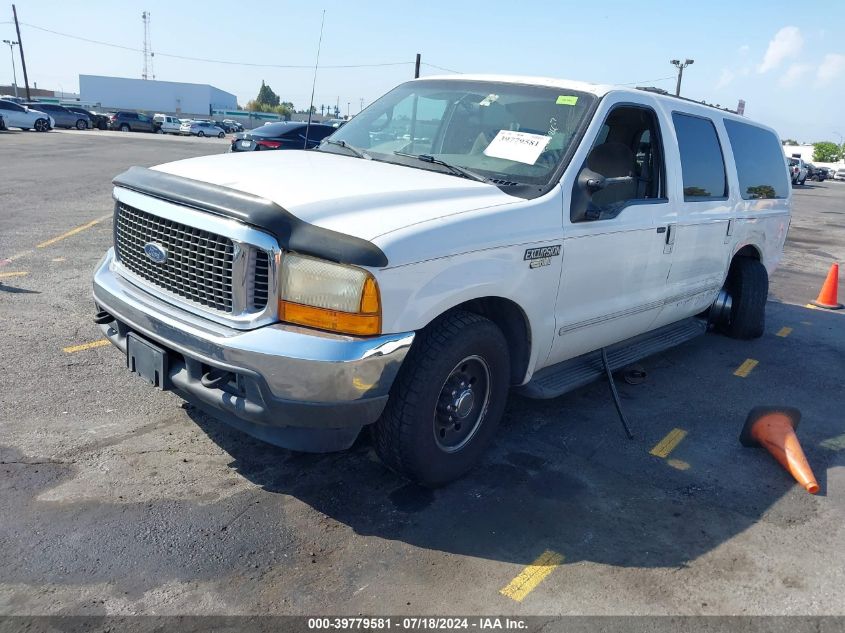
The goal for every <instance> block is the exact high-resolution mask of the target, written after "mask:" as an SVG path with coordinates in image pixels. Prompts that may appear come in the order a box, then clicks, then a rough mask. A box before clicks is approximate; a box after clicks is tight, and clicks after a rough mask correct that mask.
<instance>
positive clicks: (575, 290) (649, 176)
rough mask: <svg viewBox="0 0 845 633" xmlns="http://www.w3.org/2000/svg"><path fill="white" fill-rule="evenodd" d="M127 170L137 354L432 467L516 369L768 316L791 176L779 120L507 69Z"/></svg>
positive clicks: (435, 480) (227, 396)
mask: <svg viewBox="0 0 845 633" xmlns="http://www.w3.org/2000/svg"><path fill="white" fill-rule="evenodd" d="M218 183H225V185H221V184H218ZM114 184H115V188H114V197H115V200H116V203H115V247H114V248H113V249H111V250H109V251H108V253H107V254H106V256H105V257H104V258H103V260H102V262H101V263H100V265H99V266H98V268H97V270H96V272H95V276H94V301H95V303H96V306H97V310H98V314H97V316H96V318H95V321H96V322H97V323H99V324H100V327H101V328H102V331H103V333H104V334H105V336H106V337H108V339H109V340H111V341H112V342H113V343H114V344H115V345H116V346H117V347H119V348H120V349H121V350H122V352H123V353H124V354H125V355H126V357H127V359H128V363H129V367H130V369H131V370H132V371H134V372H135V373H137V374H139V375H140V376H141V377H143V378H145V379H146V380H148V381H149V382H150V383H152V384H154V385H156V386H158V387H159V388H161V389H172V390H174V391H176V392H177V393H179V394H181V395H182V396H183V397H184V398H186V399H188V400H189V401H191V402H193V403H195V404H197V405H198V406H201V407H203V408H204V409H206V410H208V411H210V412H212V413H214V414H215V415H217V416H219V417H221V418H222V419H224V420H225V421H226V422H228V423H230V424H232V425H234V426H235V427H237V428H239V429H241V430H243V431H245V432H247V433H250V434H252V435H254V436H256V437H258V438H261V439H262V440H265V441H267V442H271V443H274V444H277V445H280V446H285V447H288V448H292V449H296V450H306V451H328V450H341V449H344V448H346V447H348V446H350V445H351V444H352V442H353V441H354V440H355V438H356V437H357V436H358V434H359V432H360V431H361V429H362V427H364V426H366V425H372V430H373V434H374V443H375V447H376V450H377V452H378V454H379V455H380V456H381V458H382V459H383V460H384V462H385V463H386V464H387V465H388V466H390V467H391V468H393V469H394V470H396V471H398V472H400V473H402V474H404V475H406V476H407V477H409V478H411V479H413V480H415V481H417V482H420V483H422V484H425V485H429V486H435V485H439V484H443V483H445V482H448V481H450V480H453V479H455V478H457V477H459V476H460V475H462V474H463V473H464V472H466V471H467V470H468V469H469V468H471V467H472V465H473V464H475V463H476V462H477V460H478V459H479V457H480V455H481V454H482V452H483V451H484V449H485V447H486V446H487V445H488V443H489V442H490V441H491V439H492V438H493V436H494V434H495V431H496V426H497V424H498V423H499V420H500V418H501V417H502V412H503V411H504V407H505V402H506V400H507V397H508V392H509V390H510V389H511V388H514V389H516V390H518V391H519V392H521V393H522V394H524V395H526V396H529V397H535V398H553V397H557V396H559V395H561V394H563V393H566V392H567V391H570V390H572V389H575V388H577V387H579V386H581V385H584V384H586V383H587V382H589V381H591V380H593V379H596V378H598V377H600V376H602V375H603V374H602V371H603V365H602V358H603V356H605V354H603V353H602V352H606V358H607V361H608V365H607V366H608V367H609V368H610V369H612V370H615V369H618V368H620V367H622V366H624V365H626V364H629V363H631V362H633V361H634V360H635V359H637V358H641V357H644V356H646V355H649V354H653V353H656V352H659V351H661V350H664V349H666V348H667V347H669V346H672V345H677V344H679V343H682V342H684V341H686V340H689V339H690V338H692V337H694V336H697V335H700V334H704V333H705V332H706V331H707V330H708V329H712V330H716V331H720V332H723V333H725V334H727V335H729V336H732V337H735V338H741V339H748V338H755V337H759V336H761V335H762V333H763V329H764V321H765V306H766V297H767V292H768V277H769V273H770V272H771V271H772V270H773V269H774V267H775V266H776V265H777V263H778V262H779V260H780V258H781V254H782V249H783V243H784V240H785V239H786V233H787V227H788V226H789V220H790V206H791V196H792V192H791V187H790V186H789V178H788V177H787V174H786V171H785V170H784V158H783V152H782V149H781V145H780V141H779V140H778V137H777V135H776V134H775V132H774V131H773V130H771V129H770V128H768V127H765V126H762V125H759V124H757V123H753V122H751V121H749V120H748V119H746V118H744V117H740V116H737V115H735V114H733V113H729V112H726V111H724V110H719V109H716V108H711V107H707V106H704V105H700V104H698V103H694V102H692V101H687V100H682V99H678V98H675V97H671V96H666V95H660V94H655V93H653V92H647V91H641V90H635V89H628V88H615V87H610V86H598V85H593V84H584V83H576V82H570V81H560V80H556V79H538V78H524V77H499V76H492V77H490V76H460V77H449V78H426V79H419V80H414V81H411V82H408V83H405V84H402V85H400V86H398V87H397V88H395V89H393V90H392V91H390V92H389V93H388V94H386V95H385V96H384V97H382V98H380V99H378V100H377V101H375V102H374V103H372V104H371V105H370V106H369V107H367V109H366V110H364V111H363V112H361V113H360V114H358V115H357V116H356V117H355V118H353V119H352V120H350V121H349V122H348V123H346V125H344V126H343V127H342V128H340V129H339V130H337V132H335V133H334V134H333V135H332V136H330V137H328V138H327V139H326V140H325V141H324V142H323V143H322V144H321V145H320V146H319V147H318V148H317V149H316V150H309V151H308V152H307V153H305V152H303V151H299V150H291V151H285V152H254V153H249V154H243V155H238V156H236V157H234V156H233V155H230V154H224V155H218V156H208V157H201V158H193V159H189V160H182V161H179V162H175V163H169V164H166V165H159V166H158V167H154V168H153V169H145V168H141V167H134V168H132V169H130V170H129V171H127V172H125V173H124V174H122V175H120V176H118V177H117V178H116V179H115V180H114ZM561 406H563V405H561Z"/></svg>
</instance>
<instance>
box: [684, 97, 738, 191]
mask: <svg viewBox="0 0 845 633" xmlns="http://www.w3.org/2000/svg"><path fill="white" fill-rule="evenodd" d="M672 121H673V123H674V124H675V134H676V135H677V137H678V150H679V151H680V153H681V170H682V172H683V179H684V200H686V201H688V202H695V201H699V200H710V199H713V198H724V197H726V196H727V195H728V183H727V179H726V178H725V159H724V157H723V156H722V146H721V145H720V143H719V137H718V135H717V134H716V128H715V126H714V125H713V121H711V120H710V119H705V118H702V117H698V116H692V115H689V114H681V113H679V112H674V113H673V114H672Z"/></svg>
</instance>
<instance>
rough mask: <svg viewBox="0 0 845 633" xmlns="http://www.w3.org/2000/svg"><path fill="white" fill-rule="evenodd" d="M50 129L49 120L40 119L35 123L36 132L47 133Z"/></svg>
mask: <svg viewBox="0 0 845 633" xmlns="http://www.w3.org/2000/svg"><path fill="white" fill-rule="evenodd" d="M49 129H50V123H49V122H48V121H47V119H38V120H37V121H36V122H35V131H36V132H46V131H47V130H49Z"/></svg>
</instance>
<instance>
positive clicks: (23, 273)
mask: <svg viewBox="0 0 845 633" xmlns="http://www.w3.org/2000/svg"><path fill="white" fill-rule="evenodd" d="M28 274H29V273H28V272H26V271H24V270H18V271H15V272H13V273H0V279H8V278H9V277H25V276H26V275H28Z"/></svg>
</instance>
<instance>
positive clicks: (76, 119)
mask: <svg viewBox="0 0 845 633" xmlns="http://www.w3.org/2000/svg"><path fill="white" fill-rule="evenodd" d="M24 105H26V106H27V107H30V108H35V109H36V110H40V111H41V112H46V113H47V114H49V115H50V116H51V117H52V118H53V120H54V121H55V124H54V125H53V127H64V128H68V129H70V128H76V129H77V130H87V129H88V128H89V127H91V117H90V116H88V114H79V113H77V112H71V111H70V110H68V109H67V108H65V107H64V106H60V105H58V104H55V103H42V102H40V101H29V102H27V103H25V104H24Z"/></svg>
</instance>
